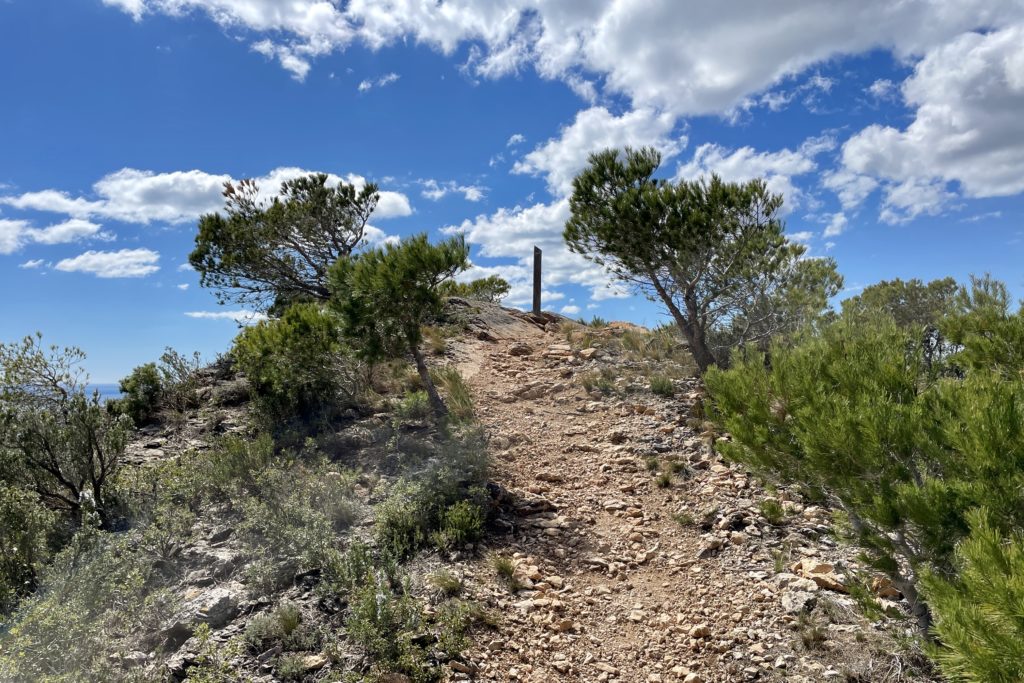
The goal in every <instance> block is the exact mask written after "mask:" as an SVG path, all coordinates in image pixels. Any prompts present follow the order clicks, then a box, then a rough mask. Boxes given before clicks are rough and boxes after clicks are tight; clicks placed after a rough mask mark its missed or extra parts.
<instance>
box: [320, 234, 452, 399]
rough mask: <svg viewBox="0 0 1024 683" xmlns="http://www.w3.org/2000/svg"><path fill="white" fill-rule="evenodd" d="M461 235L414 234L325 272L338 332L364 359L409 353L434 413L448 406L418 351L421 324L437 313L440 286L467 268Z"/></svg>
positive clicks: (420, 338)
mask: <svg viewBox="0 0 1024 683" xmlns="http://www.w3.org/2000/svg"><path fill="white" fill-rule="evenodd" d="M468 258H469V247H467V246H466V242H465V239H464V238H463V237H461V236H459V237H453V238H451V239H448V240H445V241H443V242H440V243H439V244H436V245H435V244H431V243H430V242H429V240H428V239H427V236H426V235H423V234H421V235H417V236H415V237H410V238H407V239H404V240H402V242H400V243H399V244H388V245H386V246H385V247H383V248H378V249H372V250H369V251H366V252H364V253H361V254H360V255H359V256H358V257H356V258H348V259H341V260H339V261H338V262H337V263H336V264H335V265H334V267H333V268H332V269H331V273H330V283H331V292H332V299H331V306H332V307H333V308H334V310H335V311H337V313H338V314H339V315H340V317H341V321H342V332H343V334H344V335H345V336H346V337H347V338H348V339H350V340H351V342H352V345H353V347H355V348H356V349H357V350H358V353H359V354H360V355H361V356H362V357H364V358H366V359H367V360H369V361H380V360H385V359H389V358H399V357H402V356H411V357H412V359H413V361H414V362H415V364H416V370H417V372H418V373H419V376H420V380H421V381H422V382H423V386H424V388H425V389H426V391H427V395H428V397H429V398H430V404H431V406H432V407H433V409H434V413H435V414H436V415H437V416H438V417H444V416H445V415H447V412H448V411H447V408H446V407H445V405H444V402H443V401H442V400H441V396H440V394H438V392H437V388H436V387H435V386H434V382H433V380H432V379H431V377H430V370H429V368H428V367H427V364H426V361H425V360H424V357H423V353H422V352H421V351H420V348H419V346H420V342H421V341H422V331H421V328H422V326H423V324H424V323H425V322H426V321H428V320H429V319H431V318H435V317H437V316H438V315H440V313H441V310H442V306H443V298H442V296H441V294H440V291H439V289H440V286H441V284H442V283H443V282H445V281H447V280H450V279H451V278H452V277H454V276H455V274H456V273H458V272H460V271H462V270H465V269H466V268H467V267H468V266H469V261H468Z"/></svg>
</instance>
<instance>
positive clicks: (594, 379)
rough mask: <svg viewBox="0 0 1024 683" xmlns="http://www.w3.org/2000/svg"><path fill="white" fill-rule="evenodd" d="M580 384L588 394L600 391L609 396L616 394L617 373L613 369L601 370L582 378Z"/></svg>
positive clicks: (586, 374)
mask: <svg viewBox="0 0 1024 683" xmlns="http://www.w3.org/2000/svg"><path fill="white" fill-rule="evenodd" d="M580 383H581V384H582V385H583V389H584V391H586V392H587V393H588V394H589V393H591V392H593V391H599V392H601V393H602V394H605V395H608V394H613V393H615V371H614V370H612V369H611V368H607V367H606V368H601V369H600V370H595V371H592V372H588V373H585V374H583V375H581V376H580Z"/></svg>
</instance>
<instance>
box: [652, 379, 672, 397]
mask: <svg viewBox="0 0 1024 683" xmlns="http://www.w3.org/2000/svg"><path fill="white" fill-rule="evenodd" d="M650 382H651V391H652V392H654V393H655V394H656V395H658V396H664V397H665V398H671V397H672V396H673V395H674V394H675V393H676V389H675V386H674V385H673V384H672V380H671V379H669V378H668V377H666V376H665V375H651V379H650Z"/></svg>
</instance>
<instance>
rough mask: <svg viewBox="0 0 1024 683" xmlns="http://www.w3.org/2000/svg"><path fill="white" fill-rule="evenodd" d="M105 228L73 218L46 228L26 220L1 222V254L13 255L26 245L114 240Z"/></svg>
mask: <svg viewBox="0 0 1024 683" xmlns="http://www.w3.org/2000/svg"><path fill="white" fill-rule="evenodd" d="M102 227H103V226H101V225H98V224H96V223H91V222H89V221H86V220H82V219H79V218H72V219H70V220H67V221H64V222H63V223H57V224H56V225H51V226H48V227H45V228H34V227H32V224H31V223H30V222H29V221H26V220H7V219H3V220H0V254H13V253H14V252H16V251H18V250H19V249H21V248H22V247H24V246H25V245H26V244H29V243H35V244H48V245H52V244H68V243H69V242H78V241H81V240H85V239H99V240H104V241H109V240H112V239H113V238H114V236H113V235H111V234H110V233H108V232H102V231H101V228H102Z"/></svg>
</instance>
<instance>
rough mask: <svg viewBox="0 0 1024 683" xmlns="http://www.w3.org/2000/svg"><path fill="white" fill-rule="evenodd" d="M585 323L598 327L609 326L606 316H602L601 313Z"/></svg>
mask: <svg viewBox="0 0 1024 683" xmlns="http://www.w3.org/2000/svg"><path fill="white" fill-rule="evenodd" d="M585 324H586V325H589V326H590V327H597V328H601V327H608V321H607V320H605V319H604V318H602V317H601V316H599V315H595V316H594V317H593V318H591V319H590V322H589V323H585Z"/></svg>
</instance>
